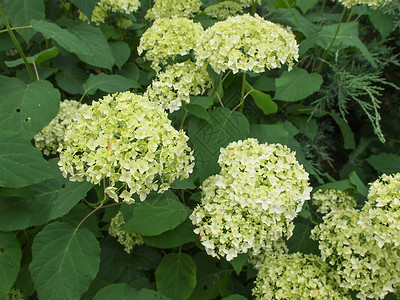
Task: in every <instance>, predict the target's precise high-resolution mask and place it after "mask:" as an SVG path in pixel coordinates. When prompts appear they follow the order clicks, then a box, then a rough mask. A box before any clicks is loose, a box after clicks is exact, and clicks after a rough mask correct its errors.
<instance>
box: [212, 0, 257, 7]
mask: <svg viewBox="0 0 400 300" xmlns="http://www.w3.org/2000/svg"><path fill="white" fill-rule="evenodd" d="M231 1H233V2H236V3H238V4H240V5H241V6H242V7H249V6H251V5H252V4H253V3H256V4H261V0H231ZM218 2H220V3H223V2H227V1H225V0H220V1H218Z"/></svg>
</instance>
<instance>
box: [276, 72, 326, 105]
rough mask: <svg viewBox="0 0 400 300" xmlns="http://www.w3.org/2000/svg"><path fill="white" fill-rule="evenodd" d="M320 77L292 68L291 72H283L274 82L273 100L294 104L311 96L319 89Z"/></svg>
mask: <svg viewBox="0 0 400 300" xmlns="http://www.w3.org/2000/svg"><path fill="white" fill-rule="evenodd" d="M322 82H323V80H322V76H321V75H319V74H317V73H311V74H310V73H308V72H307V71H306V70H304V69H300V68H297V67H294V68H293V70H292V71H290V72H287V71H284V72H283V73H282V75H281V77H279V78H277V79H276V80H275V86H276V93H275V97H274V100H282V101H285V102H295V101H299V100H302V99H305V98H307V97H308V96H311V95H312V94H314V93H315V92H316V91H318V90H319V88H320V87H321V84H322Z"/></svg>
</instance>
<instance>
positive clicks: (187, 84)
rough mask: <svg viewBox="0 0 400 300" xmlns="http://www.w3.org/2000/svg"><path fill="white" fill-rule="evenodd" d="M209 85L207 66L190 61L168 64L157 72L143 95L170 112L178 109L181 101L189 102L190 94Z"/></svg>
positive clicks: (198, 92) (195, 93)
mask: <svg viewBox="0 0 400 300" xmlns="http://www.w3.org/2000/svg"><path fill="white" fill-rule="evenodd" d="M210 85H211V78H210V75H209V74H208V72H207V68H206V67H205V66H204V65H203V66H198V65H196V64H195V63H194V62H192V61H185V62H183V63H176V64H172V65H168V66H167V67H166V69H165V71H163V72H159V73H158V74H157V76H156V78H155V79H154V80H153V82H152V83H151V85H150V86H149V87H148V88H147V91H146V92H145V94H144V95H145V96H146V97H148V98H149V99H150V100H151V101H153V102H157V103H159V105H161V106H162V107H163V108H165V109H168V110H169V111H170V112H173V111H175V110H178V109H179V108H180V106H181V105H182V102H186V103H189V102H190V95H192V96H196V95H199V94H202V93H203V92H204V91H205V90H206V89H207V88H209V87H210Z"/></svg>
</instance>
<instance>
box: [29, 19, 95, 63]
mask: <svg viewBox="0 0 400 300" xmlns="http://www.w3.org/2000/svg"><path fill="white" fill-rule="evenodd" d="M31 25H32V27H33V29H35V30H36V31H38V32H40V33H41V34H43V36H44V37H45V38H46V39H53V40H55V41H56V42H57V43H58V44H59V45H60V46H61V47H63V48H64V49H65V50H67V51H68V52H72V53H75V54H77V55H83V56H84V55H91V54H92V53H91V49H89V48H88V46H87V45H86V44H85V43H82V42H81V41H80V39H79V38H78V37H77V36H75V35H74V34H72V33H71V32H69V31H68V30H67V29H63V28H61V27H60V26H58V25H57V24H55V23H51V22H47V21H44V20H39V21H37V20H32V21H31Z"/></svg>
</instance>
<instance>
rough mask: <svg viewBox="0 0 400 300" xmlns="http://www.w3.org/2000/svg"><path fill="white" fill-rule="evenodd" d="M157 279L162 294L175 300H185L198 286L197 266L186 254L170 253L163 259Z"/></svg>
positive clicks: (157, 272) (156, 275)
mask: <svg viewBox="0 0 400 300" xmlns="http://www.w3.org/2000/svg"><path fill="white" fill-rule="evenodd" d="M155 277H156V285H157V289H158V290H159V291H160V292H161V293H163V294H164V295H166V296H167V297H170V298H171V299H174V300H185V299H187V298H188V297H189V296H190V295H191V294H192V292H193V290H194V287H195V286H196V264H195V263H194V261H193V259H192V258H191V257H190V256H189V255H188V254H186V253H170V254H167V255H166V256H164V257H163V260H162V261H161V264H160V265H159V266H158V268H157V270H156V272H155Z"/></svg>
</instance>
